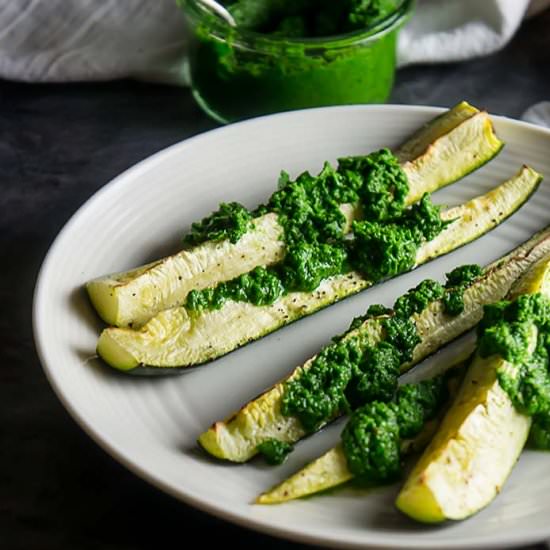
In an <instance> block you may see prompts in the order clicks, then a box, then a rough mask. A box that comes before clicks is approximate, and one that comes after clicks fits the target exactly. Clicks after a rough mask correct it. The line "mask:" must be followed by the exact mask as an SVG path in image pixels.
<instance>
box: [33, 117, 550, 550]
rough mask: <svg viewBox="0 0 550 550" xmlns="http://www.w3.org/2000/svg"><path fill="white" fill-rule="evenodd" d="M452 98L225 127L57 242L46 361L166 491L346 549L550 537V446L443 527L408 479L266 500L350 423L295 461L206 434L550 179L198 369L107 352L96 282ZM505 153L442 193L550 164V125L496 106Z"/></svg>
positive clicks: (46, 310) (121, 455) (41, 322)
mask: <svg viewBox="0 0 550 550" xmlns="http://www.w3.org/2000/svg"><path fill="white" fill-rule="evenodd" d="M440 111H441V110H440V109H435V108H424V107H405V106H354V107H336V108H324V109H315V110H309V111H300V112H294V113H286V114H280V115H275V116H270V117H265V118H260V119H256V120H251V121H248V122H244V123H240V124H236V125H233V126H228V127H225V128H221V129H218V130H215V131H212V132H209V133H206V134H203V135H201V136H198V137H195V138H193V139H190V140H187V141H185V142H183V143H179V144H177V145H174V146H173V147H170V148H169V149H167V150H165V151H162V152H160V153H159V154H157V155H154V156H153V157H151V158H149V159H147V160H145V161H144V162H142V163H140V164H138V165H137V166H135V167H134V168H132V169H130V170H128V171H127V172H125V173H124V174H122V175H121V176H119V177H118V178H116V179H115V180H114V181H113V182H111V183H110V184H109V185H107V186H106V187H104V188H103V189H102V190H101V191H99V192H98V193H97V194H96V195H95V196H94V197H93V198H92V199H90V200H89V201H88V202H87V203H86V204H85V205H84V206H83V207H82V208H81V209H80V210H79V211H78V212H77V213H76V214H75V215H74V216H73V218H72V219H71V220H70V221H69V223H68V224H67V225H66V226H65V228H64V229H63V231H62V232H61V233H60V235H59V236H58V238H57V240H56V241H55V243H54V245H53V246H52V248H51V250H50V252H49V254H48V256H47V258H46V260H45V262H44V265H43V267H42V271H41V273H40V277H39V280H38V284H37V288H36V295H35V303H34V329H35V338H36V343H37V347H38V350H39V353H40V357H41V360H42V363H43V365H44V369H45V371H46V373H47V375H48V377H49V379H50V382H51V384H52V386H53V387H54V389H55V391H56V392H57V394H58V395H59V397H60V399H61V400H62V402H63V403H64V405H65V406H66V407H67V409H68V410H69V411H70V413H71V414H72V415H73V416H74V417H75V418H76V420H77V421H78V422H79V423H80V425H81V426H82V427H83V428H84V429H85V430H86V431H87V432H88V433H89V434H90V435H91V436H92V437H93V438H94V439H95V440H96V441H97V442H98V443H99V444H100V445H101V446H102V447H103V448H104V449H106V450H107V451H108V452H109V453H111V454H112V455H113V456H114V457H115V458H116V459H117V460H119V461H120V462H121V463H123V464H124V465H125V466H127V467H128V468H130V469H131V470H132V471H134V472H135V473H137V474H138V475H140V476H141V477H143V478H144V479H146V480H148V481H149V482H151V483H153V484H154V485H156V486H157V487H160V488H161V489H163V490H165V491H166V492H168V493H170V494H172V495H174V496H176V497H178V498H181V499H182V500H185V501H186V502H188V503H190V504H192V505H194V506H197V507H198V508H201V509H202V510H206V511H208V512H211V513H213V514H216V515H218V516H221V517H223V518H226V519H228V520H230V521H234V522H236V523H239V524H241V525H245V526H247V527H251V528H254V529H259V530H262V531H265V532H268V533H272V534H276V535H280V536H283V537H288V538H292V539H295V540H301V541H308V542H314V543H319V544H326V545H332V546H345V547H359V546H361V547H385V548H401V547H416V548H418V547H422V548H427V547H429V548H442V547H448V548H456V547H462V546H464V547H466V546H467V547H470V548H472V547H483V548H487V547H489V546H494V547H503V546H505V545H513V544H519V543H526V542H529V541H536V540H541V539H543V538H546V537H550V522H549V521H548V514H549V511H550V475H548V474H549V472H550V456H548V455H545V454H543V453H535V452H526V453H524V455H523V456H522V458H521V461H520V464H519V465H518V467H517V468H516V469H515V471H514V473H513V475H512V476H511V478H510V480H509V482H508V483H507V484H506V487H505V489H504V491H503V492H502V494H501V495H500V496H499V497H498V498H497V499H496V501H495V502H494V503H493V504H492V505H491V506H490V507H489V508H488V509H486V510H484V511H483V512H481V513H480V514H478V515H477V516H476V517H474V518H472V519H470V520H468V521H465V522H462V523H454V524H449V525H445V526H443V527H438V528H426V527H422V526H419V525H416V524H414V523H412V522H411V521H408V520H407V519H405V518H404V517H402V516H401V515H400V514H399V513H398V512H397V511H396V510H395V509H394V507H393V499H394V497H395V495H396V492H397V489H398V486H397V485H396V486H392V487H389V488H384V489H379V490H376V491H372V492H370V493H362V492H359V491H356V490H351V489H344V490H341V491H336V492H334V493H333V494H330V495H324V496H318V497H316V498H311V499H309V500H302V501H296V502H291V503H288V504H284V505H279V506H272V507H265V506H264V507H262V506H253V505H251V504H250V502H251V501H252V499H253V498H254V497H255V496H256V495H257V494H258V493H259V492H260V491H261V490H263V489H265V488H267V487H269V486H271V485H272V484H274V483H276V482H278V481H279V480H281V479H283V477H285V476H286V475H287V474H289V473H291V472H292V471H294V470H295V469H296V468H298V467H299V466H301V465H303V464H304V462H305V461H306V460H308V459H311V458H313V457H315V456H317V455H318V454H319V453H320V452H321V451H322V450H324V449H326V448H328V446H329V445H332V443H333V442H334V441H335V440H336V439H337V437H338V432H339V430H340V428H341V425H336V426H332V427H331V428H329V429H327V430H325V431H324V432H323V433H321V434H319V435H316V436H314V437H311V438H309V439H308V440H307V441H304V442H302V443H301V444H300V445H298V448H297V450H296V451H295V452H294V453H293V455H291V457H290V459H289V460H288V461H287V463H286V464H284V465H283V466H281V467H279V468H270V467H267V466H264V465H263V464H262V463H260V461H253V463H251V464H247V465H240V466H235V465H227V464H221V463H219V462H215V461H213V460H210V459H209V458H207V457H206V456H204V454H203V453H201V452H200V451H199V450H198V449H197V447H196V444H195V440H196V438H197V436H198V435H199V433H201V431H202V430H204V429H205V428H207V427H208V426H209V425H210V424H211V423H212V422H213V421H214V420H217V419H219V418H222V417H224V416H225V415H226V414H227V413H230V412H231V411H233V410H234V409H235V408H237V407H238V406H239V405H240V404H242V403H243V402H245V401H246V400H248V399H250V398H251V397H253V396H255V395H256V394H258V393H259V392H260V391H261V390H262V389H264V388H266V387H267V386H268V385H270V384H272V383H273V382H275V381H276V380H278V379H279V378H280V377H282V376H283V375H284V374H285V373H287V372H289V370H290V369H291V368H292V367H294V366H295V365H297V364H299V363H301V362H302V361H303V360H304V359H305V358H307V357H308V356H310V355H311V354H312V353H314V352H315V351H316V350H318V349H319V348H320V347H321V346H322V345H323V344H324V343H326V342H327V341H328V340H329V339H330V337H331V336H333V335H334V334H338V333H340V332H342V331H343V330H344V329H345V328H346V327H347V326H348V323H349V321H350V319H352V317H354V316H355V315H358V314H360V313H362V312H364V311H365V309H366V307H367V305H368V304H371V303H374V302H382V303H385V304H392V303H393V300H394V298H395V297H396V296H397V295H398V294H400V293H402V292H404V291H405V290H406V289H408V288H410V287H411V286H413V285H414V284H416V283H417V282H418V281H420V280H421V279H423V278H425V277H427V276H430V277H441V276H442V275H443V274H444V272H445V271H448V270H449V269H450V268H452V267H453V266H456V265H458V264H460V263H466V262H478V263H482V264H483V263H486V262H488V261H490V260H493V259H495V258H497V257H498V256H500V255H502V254H503V253H505V252H506V251H508V250H509V249H511V248H512V247H514V246H516V245H517V244H519V243H520V242H522V241H524V240H525V239H527V238H528V237H529V236H530V235H531V234H532V233H533V232H534V231H536V230H537V229H540V228H541V227H543V226H544V225H545V224H546V223H548V222H549V221H550V220H549V215H548V213H549V212H550V184H549V183H546V184H543V185H542V187H541V189H539V190H538V191H537V194H536V196H535V197H533V198H532V199H531V200H530V201H529V203H528V204H527V205H526V206H524V207H523V208H522V209H521V210H520V211H519V212H518V213H516V214H515V215H514V216H513V217H512V218H510V219H509V220H508V221H506V222H505V223H504V224H503V226H501V227H499V228H497V229H496V230H494V231H493V232H492V233H490V234H489V235H486V236H485V237H483V238H482V239H480V240H478V241H477V242H475V243H472V244H469V245H468V246H466V247H464V248H462V249H460V250H458V251H455V252H454V253H452V254H450V255H448V256H446V257H444V258H440V259H439V260H436V261H434V262H432V263H430V264H428V265H426V266H424V267H422V268H420V269H418V270H416V271H415V272H413V273H410V274H407V275H404V276H401V277H399V278H397V279H395V280H393V281H391V282H388V283H386V284H384V285H382V286H380V287H378V288H375V289H373V290H370V291H367V292H364V293H363V294H361V295H359V296H356V297H354V298H352V299H349V300H347V301H345V302H342V303H340V304H337V305H335V306H332V307H330V308H328V309H326V310H324V311H322V312H320V313H317V314H316V315H313V316H311V317H309V318H308V319H304V320H302V321H300V322H298V323H295V324H294V325H292V326H290V327H287V328H285V329H283V330H280V331H278V332H276V333H275V334H272V335H271V336H269V337H267V338H264V339H263V340H261V341H259V342H256V343H253V344H251V345H249V346H247V347H245V348H243V349H241V350H239V351H237V352H235V353H232V354H230V355H229V356H227V357H224V358H222V359H219V360H218V361H216V362H214V363H212V364H209V365H206V366H202V367H200V368H198V369H194V370H191V371H188V372H187V373H185V374H184V375H182V376H175V377H158V378H138V377H131V376H127V375H121V374H119V373H117V372H114V371H112V370H109V368H107V367H106V366H104V365H103V364H102V363H101V362H100V361H99V360H97V359H95V358H93V356H94V349H95V344H96V339H97V336H98V334H99V330H100V328H101V324H100V323H99V322H98V320H97V318H96V316H95V315H94V312H93V311H92V309H91V307H90V305H89V304H88V302H87V300H86V297H85V295H84V292H83V290H82V285H83V284H84V283H85V282H86V281H87V280H88V279H91V278H92V277H96V276H98V275H102V274H105V273H108V272H111V271H119V270H123V269H127V268H130V267H133V266H135V265H138V264H141V263H144V262H145V261H147V260H151V259H153V258H156V257H159V256H162V255H164V254H165V253H168V252H170V251H175V250H176V249H177V248H178V242H179V240H180V238H181V236H182V235H183V234H184V233H185V231H186V229H187V227H188V224H189V223H190V222H191V221H194V220H197V219H200V218H201V217H202V216H204V215H206V214H207V213H209V212H210V211H211V210H213V209H214V208H215V207H216V206H217V205H218V203H219V202H221V201H223V200H226V201H227V200H237V201H241V202H243V203H244V204H246V205H247V206H254V205H257V204H258V203H260V202H261V201H263V200H265V199H266V198H267V197H268V196H269V194H270V193H271V192H272V191H273V189H274V186H275V182H276V180H277V175H278V172H279V170H280V169H281V168H284V169H286V170H288V171H289V172H290V173H291V174H292V175H297V174H298V173H299V172H300V171H302V170H304V169H309V170H314V171H317V170H319V169H320V168H321V166H322V162H323V161H324V160H325V159H328V160H335V159H336V158H337V157H338V156H342V155H353V154H362V153H366V152H368V151H371V150H374V149H376V148H379V147H381V146H394V145H397V144H398V143H399V142H400V141H401V140H402V139H403V138H405V137H407V135H408V134H410V133H411V132H412V131H413V130H415V129H416V128H418V127H419V126H420V125H421V124H422V123H424V122H425V121H427V120H428V119H430V118H431V117H433V116H435V115H436V114H438V113H439V112H440ZM496 128H497V131H498V133H499V134H500V136H501V137H502V138H503V139H504V140H505V141H506V142H507V146H506V148H505V151H504V152H503V153H502V154H501V155H500V156H499V157H498V158H497V159H495V160H494V161H493V162H491V163H490V164H489V165H487V166H485V167H483V168H482V169H481V170H479V171H477V172H476V173H475V174H473V175H471V176H469V177H468V178H467V179H466V180H463V181H462V182H460V183H457V184H455V185H452V186H450V187H449V188H447V189H445V190H443V191H441V192H439V193H437V194H436V200H437V202H443V203H446V204H452V203H456V202H462V201H464V200H465V199H468V198H470V197H473V196H474V195H477V194H479V193H482V192H485V191H486V190H488V189H489V188H490V187H492V186H494V185H496V184H497V183H499V182H501V181H503V180H504V179H507V178H508V177H509V176H512V175H513V174H514V173H515V172H516V171H517V169H518V168H519V166H520V165H521V164H522V163H529V164H531V165H532V166H533V167H534V168H536V169H537V170H539V171H542V172H543V173H546V174H548V175H549V176H550V155H549V151H550V132H547V131H544V130H541V129H538V128H535V127H533V126H530V125H528V124H524V123H520V122H515V121H512V120H507V119H502V118H499V119H496Z"/></svg>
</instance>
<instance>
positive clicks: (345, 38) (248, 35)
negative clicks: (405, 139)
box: [177, 0, 415, 49]
mask: <svg viewBox="0 0 550 550" xmlns="http://www.w3.org/2000/svg"><path fill="white" fill-rule="evenodd" d="M177 3H178V5H179V6H180V7H181V8H182V9H183V10H184V12H185V13H186V15H188V16H189V17H190V18H191V19H193V20H194V21H193V22H194V23H196V22H208V25H209V30H210V32H211V33H213V34H214V33H215V34H216V35H218V36H217V37H218V38H223V37H224V36H231V42H232V44H233V45H235V46H245V47H251V48H253V49H258V48H259V47H260V48H261V47H262V46H267V47H269V48H273V47H277V46H281V47H285V46H287V47H288V46H290V47H292V46H300V47H301V48H305V49H307V48H312V49H314V48H321V47H322V48H323V49H331V48H340V47H343V46H350V45H353V44H356V43H358V42H359V43H363V42H374V41H376V40H378V39H379V38H381V37H382V36H383V35H385V34H387V33H388V32H391V31H393V30H395V28H397V27H399V26H401V25H402V24H403V23H404V22H405V20H406V19H407V18H408V17H409V16H410V14H411V12H412V10H413V7H414V4H415V0H402V1H401V3H400V4H399V5H398V7H397V8H396V9H395V10H394V11H392V12H391V13H390V14H388V15H387V16H386V17H384V19H382V20H380V21H378V22H376V23H375V24H373V25H370V26H369V27H366V28H364V29H359V30H355V31H352V32H349V33H343V34H337V35H329V36H320V37H313V38H289V37H284V36H281V37H278V36H271V35H269V34H264V33H259V32H256V31H252V30H249V29H240V28H236V27H232V26H230V25H229V24H228V23H227V22H226V21H224V20H223V19H222V18H221V17H219V16H217V15H215V14H214V13H212V12H211V11H210V10H209V9H208V8H207V7H206V6H205V5H204V4H203V3H202V2H201V1H200V0H178V2H177Z"/></svg>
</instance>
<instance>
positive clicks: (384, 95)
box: [179, 0, 414, 123]
mask: <svg viewBox="0 0 550 550" xmlns="http://www.w3.org/2000/svg"><path fill="white" fill-rule="evenodd" d="M179 4H180V5H181V7H182V8H183V10H184V12H185V14H186V16H187V19H188V22H189V25H190V31H191V39H190V44H189V47H190V52H189V56H190V57H189V70H190V80H191V87H192V91H193V95H194V97H195V99H196V100H197V102H198V103H199V105H200V106H201V107H202V108H203V109H204V110H205V111H206V112H207V113H208V114H209V115H210V116H212V117H213V118H215V119H216V120H217V121H219V122H223V123H227V122H233V121H236V120H241V119H244V118H249V117H253V116H257V115H263V114H268V113H275V112H280V111H289V110H293V109H303V108H307V107H319V106H325V105H349V104H356V103H382V102H384V101H386V100H387V99H388V96H389V94H390V92H391V89H392V86H393V80H394V74H395V63H396V39H397V33H398V30H399V28H400V27H401V26H402V25H403V23H404V22H405V21H406V20H407V18H408V16H409V15H410V13H411V11H412V9H413V5H414V0H403V1H402V2H401V4H399V6H398V8H397V9H396V10H395V11H394V12H393V13H391V14H390V15H388V16H387V17H386V18H384V19H383V20H381V21H379V22H377V23H376V24H375V25H373V26H371V27H369V28H366V29H364V30H360V31H354V32H352V33H349V34H344V35H338V36H331V37H326V38H304V39H290V38H288V39H287V38H283V37H273V36H270V35H267V34H260V33H256V32H253V31H249V30H243V29H239V28H238V27H237V28H233V27H231V26H230V25H228V24H227V23H226V22H225V21H224V20H222V19H221V18H219V17H218V16H216V15H214V14H213V13H212V12H211V11H210V10H208V9H207V8H205V7H204V5H203V4H202V3H201V2H200V1H198V0H179Z"/></svg>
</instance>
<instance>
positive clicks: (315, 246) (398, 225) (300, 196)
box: [186, 149, 446, 310]
mask: <svg viewBox="0 0 550 550" xmlns="http://www.w3.org/2000/svg"><path fill="white" fill-rule="evenodd" d="M408 191H409V185H408V181H407V177H406V175H405V173H404V172H403V170H402V169H401V167H400V165H399V162H398V160H397V158H396V157H395V156H394V155H393V154H392V153H391V152H390V151H389V150H388V149H382V150H380V151H377V152H375V153H372V154H370V155H366V156H361V157H346V158H342V159H339V161H338V166H337V168H334V167H333V166H331V165H330V164H329V163H326V164H325V165H324V167H323V169H322V170H321V172H320V173H319V174H318V175H317V176H312V175H311V174H310V173H309V172H304V173H302V174H300V175H299V176H298V177H297V178H296V180H294V181H293V180H291V179H290V177H289V176H288V174H286V173H285V172H283V173H282V174H281V177H280V180H279V188H278V190H277V191H276V192H275V193H273V195H272V196H271V197H270V199H269V201H268V203H267V204H266V205H262V206H260V207H259V208H258V209H257V210H256V211H255V212H254V213H250V212H247V211H246V210H245V209H244V207H242V206H241V205H238V204H237V203H231V204H230V205H227V204H223V205H222V207H221V208H220V210H219V211H218V212H215V213H214V214H213V215H212V216H210V217H209V218H205V219H204V220H202V221H201V222H200V223H198V224H194V225H193V231H192V233H191V234H190V236H189V237H188V241H189V242H194V243H198V242H202V241H204V240H207V239H214V240H218V239H222V238H230V239H232V242H234V240H235V239H238V238H239V236H241V235H242V234H243V233H244V232H245V231H246V230H247V228H249V227H250V223H251V220H252V218H253V216H259V215H263V214H266V213H269V212H274V213H276V214H277V216H278V221H279V223H280V224H281V226H282V227H283V239H284V243H285V256H284V258H283V260H282V261H281V262H280V263H279V264H277V265H275V266H271V267H269V268H267V269H266V268H262V269H258V268H256V270H254V271H252V272H250V273H248V274H245V275H241V276H239V277H237V278H235V279H233V280H231V281H228V282H225V283H221V284H219V285H217V286H216V287H214V288H207V289H204V290H198V291H197V290H195V291H192V292H190V293H189V295H188V298H187V302H186V307H187V308H188V309H189V310H203V309H217V308H220V307H221V306H222V305H223V303H225V301H227V300H236V301H247V302H251V303H253V304H256V305H267V304H271V303H273V302H274V301H275V300H277V299H278V298H279V297H280V296H281V295H282V294H284V293H287V292H292V291H303V292H310V291H313V290H315V289H316V288H317V287H318V286H319V285H320V283H321V281H322V280H323V279H326V278H329V277H331V276H334V275H338V274H341V273H345V272H348V271H350V270H358V271H360V272H361V273H363V274H364V275H365V276H366V277H368V278H370V279H371V280H373V281H379V280H381V279H384V278H387V277H392V276H395V275H397V274H399V273H401V272H402V271H404V270H406V269H409V268H411V267H412V266H413V265H414V262H415V257H416V252H417V250H418V247H419V246H420V245H421V244H422V243H423V242H424V241H426V240H431V239H433V238H434V237H435V236H436V235H437V234H438V233H439V232H441V231H442V230H443V229H444V227H445V226H446V223H445V222H443V221H442V220H441V217H440V214H439V207H437V206H434V205H433V204H432V203H431V201H430V198H429V196H428V195H425V196H424V197H423V198H422V200H421V201H420V202H419V203H418V204H415V205H413V206H412V207H410V208H406V207H405V198H406V196H407V194H408ZM343 204H354V205H355V207H356V208H358V209H360V210H361V212H362V217H363V221H356V222H354V223H353V225H352V234H351V235H352V237H353V238H351V239H349V238H347V237H348V236H347V235H346V232H347V231H348V227H346V226H347V224H346V218H345V216H344V214H343V213H342V211H341V206H342V205H343Z"/></svg>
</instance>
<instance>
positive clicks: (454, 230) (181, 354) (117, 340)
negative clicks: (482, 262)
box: [97, 167, 541, 374]
mask: <svg viewBox="0 0 550 550" xmlns="http://www.w3.org/2000/svg"><path fill="white" fill-rule="evenodd" d="M540 180H541V176H540V175H539V174H538V173H537V172H535V171H534V170H532V169H530V168H528V167H524V168H523V169H522V170H521V171H520V172H519V173H518V174H517V175H516V176H515V177H513V178H512V179H510V180H508V181H507V182H505V183H503V184H501V185H500V186H498V187H496V188H495V189H493V190H491V191H490V192H488V193H487V194H485V195H481V196H479V197H477V198H475V199H472V200H471V201H468V202H466V203H465V204H463V205H461V206H457V207H455V208H451V209H449V210H447V211H445V212H443V213H442V217H443V218H444V219H446V220H449V221H450V220H453V221H452V223H450V224H449V225H448V226H447V228H446V229H445V230H443V231H442V232H441V233H440V234H439V235H438V236H437V237H436V238H435V239H433V240H432V241H430V242H427V243H425V244H424V245H422V246H421V247H420V249H419V250H418V253H417V258H416V264H415V267H416V266H418V265H421V264H424V263H426V262H428V261H430V260H432V259H434V258H437V257H439V256H442V255H443V254H446V253H448V252H450V251H452V250H454V249H456V248H458V247H459V246H462V245H464V244H466V243H469V242H470V241H472V240H475V239H477V238H478V237H480V236H481V235H483V234H485V233H486V232H488V231H489V230H491V229H492V228H493V227H495V226H496V225H498V224H499V223H501V222H502V221H503V220H504V219H506V218H507V217H508V216H510V215H511V214H513V213H514V212H515V211H516V210H517V209H518V208H519V207H520V206H521V205H522V204H523V203H524V202H525V201H526V200H527V199H528V198H529V197H530V196H531V194H532V193H533V192H534V191H535V189H536V188H537V187H538V185H539V183H540ZM372 285H373V282H372V281H368V280H366V279H364V278H363V277H362V276H361V274H360V273H358V272H350V273H346V274H344V275H338V276H334V277H331V278H329V279H325V280H324V281H322V283H321V285H320V286H319V287H318V288H317V289H316V290H315V291H313V292H291V293H289V294H286V295H285V296H283V297H281V298H280V299H279V300H277V301H276V302H275V303H273V304H271V305H267V306H254V305H252V304H250V303H247V302H233V301H228V302H226V303H225V305H224V306H223V307H222V308H221V309H219V310H205V311H201V312H188V311H187V310H186V309H185V308H183V307H177V308H171V309H168V310H165V311H163V312H161V313H159V314H158V315H156V316H155V317H153V318H152V319H151V320H150V321H148V322H147V323H146V324H145V325H144V326H143V327H142V328H141V329H140V330H130V329H124V328H107V329H105V330H104V331H103V332H102V334H101V336H100V338H99V342H98V346H97V351H98V353H99V355H100V356H101V357H102V358H103V359H104V360H105V361H106V362H107V363H108V364H109V365H111V366H112V367H114V368H117V369H119V370H123V371H129V372H134V373H136V374H150V373H151V371H152V370H155V371H156V372H157V373H159V374H163V373H166V372H171V371H173V369H175V368H186V367H190V366H195V365H199V364H201V363H205V362H207V361H210V360H212V359H215V358H217V357H220V356H222V355H224V354H226V353H229V352H230V351H233V350H234V349H236V348H238V347H240V346H243V345H245V344H247V343H248V342H251V341H252V340H256V339H258V338H261V337H262V336H265V335H266V334H269V333H271V332H273V331H275V330H277V329H278V328H280V327H282V326H284V325H287V324H289V323H291V322H293V321H296V320H298V319H300V318H302V317H305V316H306V315H310V314H312V313H314V312H316V311H318V310H319V309H322V308H324V307H326V306H328V305H330V304H333V303H335V302H337V301H339V300H342V299H343V298H346V297H348V296H351V295H353V294H356V293H357V292H360V291H362V290H365V289H366V288H368V287H370V286H372ZM228 327H231V329H230V330H228ZM143 367H148V368H147V369H146V370H143ZM149 367H150V368H149ZM156 369H158V370H156Z"/></svg>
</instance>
